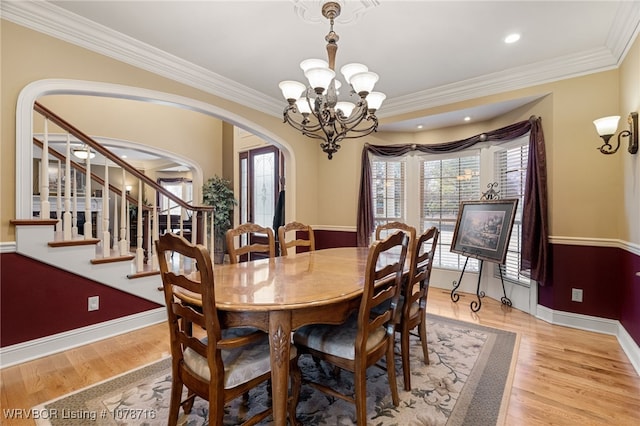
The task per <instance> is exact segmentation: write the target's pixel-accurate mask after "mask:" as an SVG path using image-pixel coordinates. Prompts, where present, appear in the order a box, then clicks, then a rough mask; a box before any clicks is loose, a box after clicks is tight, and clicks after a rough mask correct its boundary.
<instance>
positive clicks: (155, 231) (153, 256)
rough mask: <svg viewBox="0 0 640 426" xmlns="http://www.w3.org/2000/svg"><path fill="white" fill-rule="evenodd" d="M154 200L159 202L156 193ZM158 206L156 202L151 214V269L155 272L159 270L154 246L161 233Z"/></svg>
mask: <svg viewBox="0 0 640 426" xmlns="http://www.w3.org/2000/svg"><path fill="white" fill-rule="evenodd" d="M153 200H157V197H156V193H155V191H154V194H153ZM156 204H158V203H157V202H156V201H154V202H153V210H152V214H151V218H152V220H153V229H152V230H151V240H152V242H151V245H150V247H149V250H150V253H151V268H152V269H153V270H154V271H155V270H156V269H158V267H159V266H158V255H157V253H156V250H155V247H154V246H153V241H156V240H157V239H158V233H159V232H160V226H159V223H158V214H157V211H156Z"/></svg>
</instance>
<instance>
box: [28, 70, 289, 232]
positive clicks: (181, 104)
mask: <svg viewBox="0 0 640 426" xmlns="http://www.w3.org/2000/svg"><path fill="white" fill-rule="evenodd" d="M46 95H88V96H102V97H112V98H120V99H130V100H137V101H143V102H157V103H162V104H165V105H169V106H175V107H176V108H185V109H189V110H191V111H195V112H200V113H202V114H206V115H210V116H212V117H215V118H218V119H220V120H223V121H226V122H228V123H231V124H233V125H234V126H236V127H238V128H241V129H243V130H246V131H248V132H250V133H253V134H255V135H256V136H258V137H260V138H262V139H264V140H265V141H267V142H268V143H272V144H274V145H276V146H277V147H278V148H280V149H281V150H282V152H283V154H284V156H285V160H286V161H287V164H288V167H287V172H286V181H287V182H288V186H289V189H290V190H291V191H289V192H290V194H292V196H291V197H289V198H288V200H287V210H289V211H290V213H291V215H292V217H295V211H293V210H294V209H295V203H294V202H293V199H294V197H295V182H296V179H295V170H296V167H295V156H294V155H293V150H292V149H291V147H290V146H289V144H288V143H287V142H286V141H284V140H283V139H282V138H280V137H279V136H277V135H275V134H274V133H272V132H271V131H269V130H268V129H266V128H264V127H262V126H260V125H258V124H256V123H254V122H252V121H250V120H248V119H246V118H245V117H242V116H240V115H238V114H235V113H233V112H230V111H227V110H225V109H222V108H219V107H217V106H215V105H212V104H209V103H206V102H202V101H199V100H196V99H191V98H187V97H184V96H180V95H175V94H171V93H165V92H160V91H155V90H150V89H142V88H139V87H132V86H124V85H118V84H112V83H103V82H95V81H85V80H69V79H45V80H38V81H34V82H32V83H30V84H28V85H27V86H25V87H24V89H22V91H21V92H20V95H19V96H18V102H17V107H16V218H20V219H26V218H30V217H31V215H32V202H33V199H32V197H31V189H32V182H31V180H32V176H33V171H32V162H31V159H32V158H33V142H32V141H33V105H34V103H35V101H36V100H37V99H38V98H40V97H42V96H46ZM200 173H201V172H200Z"/></svg>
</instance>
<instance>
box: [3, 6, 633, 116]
mask: <svg viewBox="0 0 640 426" xmlns="http://www.w3.org/2000/svg"><path fill="white" fill-rule="evenodd" d="M294 3H295V2H294ZM369 3H371V4H368V6H369V7H374V6H376V5H377V1H375V0H371V1H369ZM0 6H1V10H2V18H3V19H7V20H9V21H11V22H14V23H16V24H19V25H22V26H25V27H27V28H30V29H33V30H35V31H38V32H41V33H44V34H46V35H49V36H52V37H55V38H58V39H60V40H64V41H66V42H69V43H72V44H75V45H77V46H80V47H83V48H86V49H89V50H91V51H94V52H97V53H100V54H102V55H105V56H108V57H111V58H114V59H116V60H119V61H122V62H125V63H127V64H130V65H132V66H135V67H138V68H141V69H144V70H147V71H149V72H153V73H155V74H158V75H161V76H163V77H166V78H169V79H172V80H174V81H177V82H180V83H183V84H186V85H188V86H191V87H194V88H196V89H198V90H202V91H203V92H206V93H210V94H212V95H215V96H219V97H221V98H224V99H227V100H230V101H232V102H235V103H238V104H240V105H243V106H246V107H249V108H252V109H255V110H258V111H260V112H263V113H265V114H268V115H271V116H274V117H280V116H281V115H282V102H281V101H280V100H279V99H275V98H272V97H268V96H265V95H264V94H263V93H260V92H258V91H257V90H254V89H252V88H250V87H247V86H244V85H241V84H238V83H237V82H235V81H233V80H231V79H228V78H226V77H223V76H221V75H219V74H216V73H214V72H212V71H208V70H206V69H204V68H202V67H199V66H196V65H194V64H192V63H190V62H188V61H185V60H183V59H180V58H178V57H176V56H174V55H170V54H168V53H166V52H164V51H162V50H160V49H157V48H154V47H152V46H149V45H147V44H145V43H142V42H140V41H138V40H136V39H133V38H131V37H128V36H125V35H123V34H121V33H118V32H116V31H113V30H111V29H109V28H107V27H104V26H102V25H98V24H96V23H94V22H91V21H89V20H87V19H85V18H82V17H80V16H78V15H75V14H73V13H70V12H68V11H66V10H64V9H62V8H59V7H57V6H55V5H53V4H51V3H49V2H46V1H41V0H40V1H3V2H1V3H0ZM298 6H299V7H302V6H300V4H299V5H298ZM365 9H366V8H365ZM639 28H640V2H635V1H634V2H620V6H619V8H618V12H617V14H616V17H615V19H614V23H613V25H612V29H611V33H610V34H609V37H608V39H607V42H606V47H602V48H600V49H596V50H592V51H586V52H582V53H579V54H575V55H570V56H565V57H563V58H559V59H554V60H550V61H543V62H539V63H536V64H532V65H529V66H526V67H518V68H512V69H508V70H504V71H501V72H497V73H492V74H488V75H485V76H481V77H478V78H474V79H469V80H464V81H460V82H456V83H452V84H448V85H443V86H439V87H435V88H432V89H428V90H424V91H420V92H417V93H413V94H411V95H406V96H400V97H396V98H392V99H387V100H386V101H385V106H384V108H383V109H382V110H381V111H379V112H378V116H379V117H380V118H386V117H392V116H395V115H400V114H406V113H411V112H415V111H418V110H422V109H427V108H432V107H436V106H440V105H446V104H450V103H455V102H460V101H466V100H469V99H474V98H478V97H483V96H488V95H494V94H497V93H502V92H506V91H511V90H518V89H522V88H525V87H531V86H535V85H539V84H543V83H549V82H553V81H558V80H562V79H567V78H572V77H578V76H581V75H587V74H591V73H596V72H602V71H607V70H610V69H614V68H616V67H618V66H619V65H620V63H621V62H622V60H623V59H624V56H625V55H626V52H627V51H628V49H629V47H630V45H631V42H632V41H633V40H634V39H635V37H637V34H638V32H639Z"/></svg>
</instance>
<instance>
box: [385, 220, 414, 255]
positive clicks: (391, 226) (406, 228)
mask: <svg viewBox="0 0 640 426" xmlns="http://www.w3.org/2000/svg"><path fill="white" fill-rule="evenodd" d="M398 230H400V231H402V232H405V233H406V234H407V235H408V236H409V247H408V252H411V251H412V250H413V246H414V243H415V241H416V228H414V227H413V226H410V225H407V224H406V223H403V222H388V223H383V224H382V225H378V226H377V227H376V240H381V239H383V238H385V237H387V236H389V235H391V234H392V233H393V232H395V231H398Z"/></svg>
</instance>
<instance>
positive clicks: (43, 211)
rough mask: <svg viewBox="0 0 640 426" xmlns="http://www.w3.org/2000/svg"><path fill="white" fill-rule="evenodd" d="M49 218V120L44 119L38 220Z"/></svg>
mask: <svg viewBox="0 0 640 426" xmlns="http://www.w3.org/2000/svg"><path fill="white" fill-rule="evenodd" d="M50 217H51V204H49V120H47V119H46V118H45V119H44V143H43V144H42V159H41V161H40V219H49V218H50Z"/></svg>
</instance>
